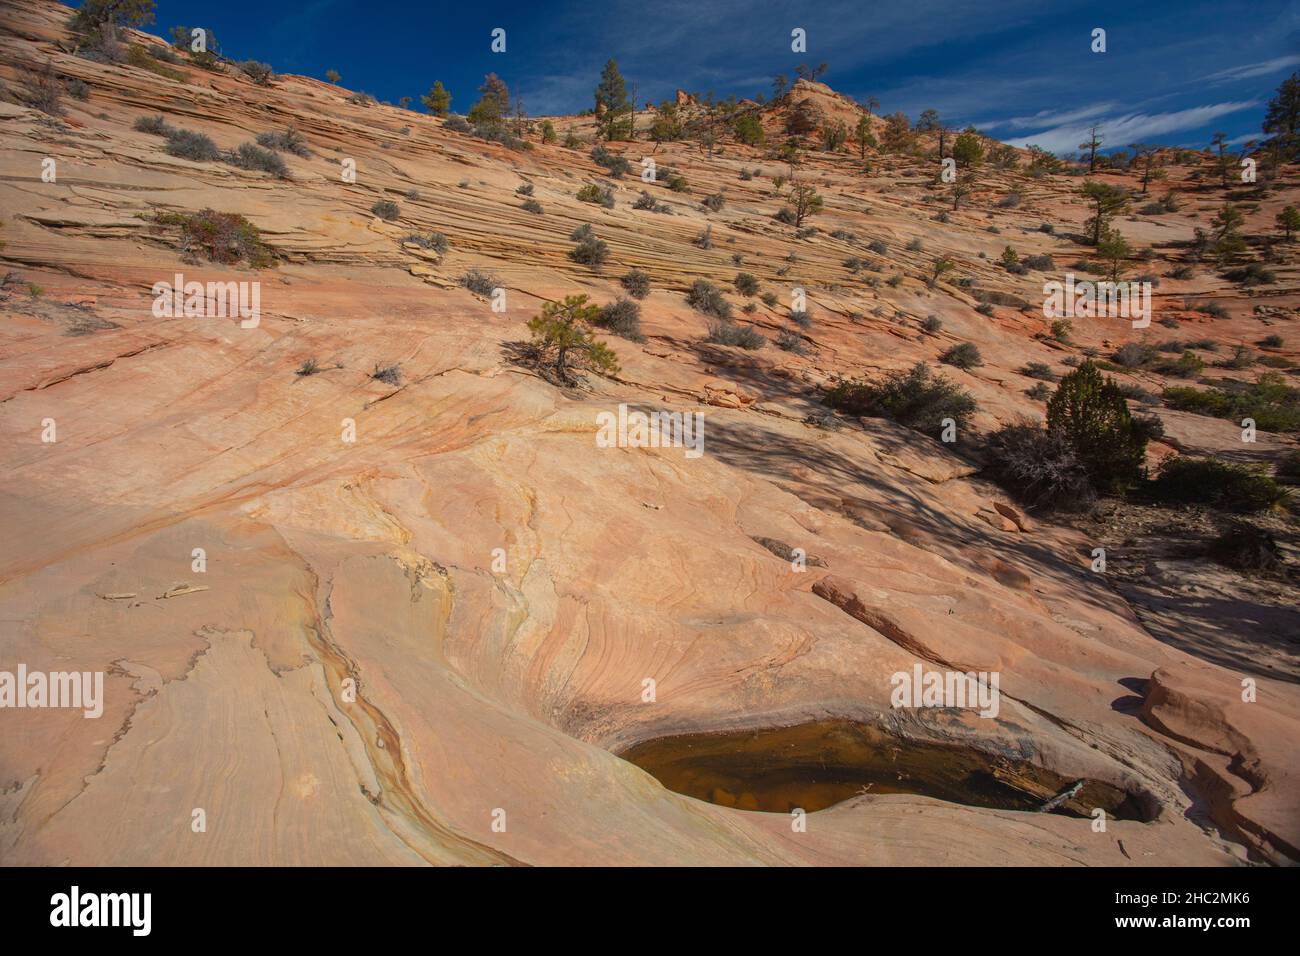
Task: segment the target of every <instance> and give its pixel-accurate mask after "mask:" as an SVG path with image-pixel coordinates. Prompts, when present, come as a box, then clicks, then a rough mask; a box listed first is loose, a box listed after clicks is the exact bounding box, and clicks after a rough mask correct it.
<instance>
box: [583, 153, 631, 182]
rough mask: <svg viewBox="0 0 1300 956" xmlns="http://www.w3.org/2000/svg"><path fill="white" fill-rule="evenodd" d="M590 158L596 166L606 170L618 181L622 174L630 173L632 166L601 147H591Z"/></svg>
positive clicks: (616, 154)
mask: <svg viewBox="0 0 1300 956" xmlns="http://www.w3.org/2000/svg"><path fill="white" fill-rule="evenodd" d="M591 158H592V160H593V161H595V163H596V164H597V165H599V166H604V167H605V168H606V169H608V170H609V173H610V175H611V176H613V177H614V178H615V179H620V178H622V177H623V175H624V174H626V173H629V172H631V171H632V164H631V163H629V162H628V161H627V159H626V158H625V157H623V156H621V155H619V154H618V153H615V152H613V151H611V150H609V149H606V148H605V147H604V146H603V145H596V146H593V147H592V149H591Z"/></svg>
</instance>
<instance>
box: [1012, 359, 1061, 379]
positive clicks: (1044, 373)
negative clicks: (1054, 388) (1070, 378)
mask: <svg viewBox="0 0 1300 956" xmlns="http://www.w3.org/2000/svg"><path fill="white" fill-rule="evenodd" d="M1020 374H1021V375H1027V376H1028V377H1029V378H1037V379H1041V380H1042V381H1044V382H1054V381H1056V373H1055V372H1053V371H1052V367H1051V366H1050V365H1048V364H1047V363H1046V362H1030V363H1029V364H1028V365H1026V366H1025V367H1024V368H1022V369H1021V370H1020Z"/></svg>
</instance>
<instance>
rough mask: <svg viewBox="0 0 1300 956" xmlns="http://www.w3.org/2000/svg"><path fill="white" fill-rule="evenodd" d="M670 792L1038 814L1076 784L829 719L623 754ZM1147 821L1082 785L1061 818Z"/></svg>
mask: <svg viewBox="0 0 1300 956" xmlns="http://www.w3.org/2000/svg"><path fill="white" fill-rule="evenodd" d="M619 756H621V757H622V758H623V759H624V760H627V761H630V762H631V763H634V764H636V765H637V766H638V767H640V768H641V769H642V770H645V771H646V772H647V773H649V774H651V775H652V776H654V777H655V778H656V779H658V780H659V782H660V783H662V784H663V785H664V786H665V787H667V788H668V789H669V790H673V791H676V792H677V793H681V794H685V795H686V796H688V797H695V798H696V799H698V800H707V801H708V802H710V803H716V804H718V805H720V806H724V807H734V808H736V809H739V810H759V811H766V812H769V813H789V812H790V811H791V810H793V809H795V808H796V807H802V808H803V809H804V810H805V811H807V812H809V813H812V812H814V811H816V810H821V809H823V808H825V807H829V806H831V805H832V804H835V803H839V802H840V801H842V800H847V799H849V798H850V797H854V796H858V795H859V794H863V793H867V794H888V793H914V794H920V795H922V796H927V797H935V798H937V799H939V800H947V801H950V802H952V803H961V804H966V805H969V806H975V807H992V808H995V809H1000V810H1037V809H1038V807H1040V806H1042V804H1043V803H1045V802H1046V801H1047V800H1049V799H1051V798H1052V797H1053V796H1055V795H1056V794H1058V793H1060V792H1061V791H1063V790H1065V789H1066V788H1067V787H1069V786H1070V785H1071V784H1073V783H1075V782H1076V781H1077V780H1079V779H1080V778H1078V777H1074V778H1070V777H1062V776H1058V775H1057V774H1054V773H1052V772H1050V771H1047V770H1043V769H1042V768H1040V767H1036V766H1034V765H1033V764H1031V763H1028V762H1026V761H1022V760H1014V759H1011V758H1007V757H1000V756H994V755H991V754H987V753H984V752H983V751H979V750H975V749H972V748H969V747H955V746H948V745H940V744H922V743H916V742H912V741H906V740H902V739H900V738H898V737H894V736H891V735H890V734H887V733H885V732H884V731H882V730H879V729H878V728H875V727H870V726H867V725H864V724H854V723H850V722H846V721H826V722H818V723H810V724H801V725H799V726H796V727H782V728H774V729H767V730H758V731H745V732H740V733H726V734H695V735H688V736H681V737H663V738H660V739H658V740H650V741H646V742H644V743H641V744H637V745H636V746H634V747H632V748H630V749H629V750H626V751H624V752H623V753H622V754H620V755H619ZM1094 807H1101V808H1103V809H1104V810H1105V811H1106V813H1107V815H1108V816H1109V817H1110V818H1111V819H1115V818H1119V819H1122V820H1143V819H1148V817H1147V815H1146V814H1145V813H1144V812H1143V810H1142V808H1141V806H1140V804H1139V801H1138V800H1137V799H1136V798H1135V797H1133V796H1131V795H1129V794H1127V793H1125V792H1124V791H1123V790H1120V789H1118V788H1116V787H1113V786H1111V785H1110V784H1106V783H1102V782H1100V781H1096V780H1084V785H1083V789H1082V790H1080V791H1079V793H1078V795H1077V796H1075V797H1074V798H1073V799H1071V800H1069V801H1068V802H1066V803H1065V804H1064V805H1063V806H1062V807H1061V808H1060V809H1058V810H1057V811H1055V812H1057V813H1065V814H1069V815H1071V816H1079V817H1087V816H1090V815H1091V811H1092V808H1094Z"/></svg>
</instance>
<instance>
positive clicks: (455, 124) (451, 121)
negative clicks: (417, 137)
mask: <svg viewBox="0 0 1300 956" xmlns="http://www.w3.org/2000/svg"><path fill="white" fill-rule="evenodd" d="M442 128H443V129H449V130H451V131H452V132H453V133H472V132H474V127H472V126H470V125H469V121H468V120H467V119H465V117H463V116H460V115H459V114H457V113H452V114H451V115H450V116H448V117H447V118H446V119H445V120H443V121H442Z"/></svg>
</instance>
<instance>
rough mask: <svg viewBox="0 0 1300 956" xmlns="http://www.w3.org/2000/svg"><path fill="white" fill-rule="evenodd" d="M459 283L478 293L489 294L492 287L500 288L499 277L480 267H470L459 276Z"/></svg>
mask: <svg viewBox="0 0 1300 956" xmlns="http://www.w3.org/2000/svg"><path fill="white" fill-rule="evenodd" d="M460 284H461V285H462V286H464V287H465V288H466V289H469V291H470V292H474V293H477V294H478V295H491V294H492V290H493V289H499V288H501V280H500V279H498V278H497V277H496V276H494V275H492V273H490V272H484V271H482V270H481V269H470V270H469V271H468V272H466V273H465V274H464V275H463V276H461V277H460Z"/></svg>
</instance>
